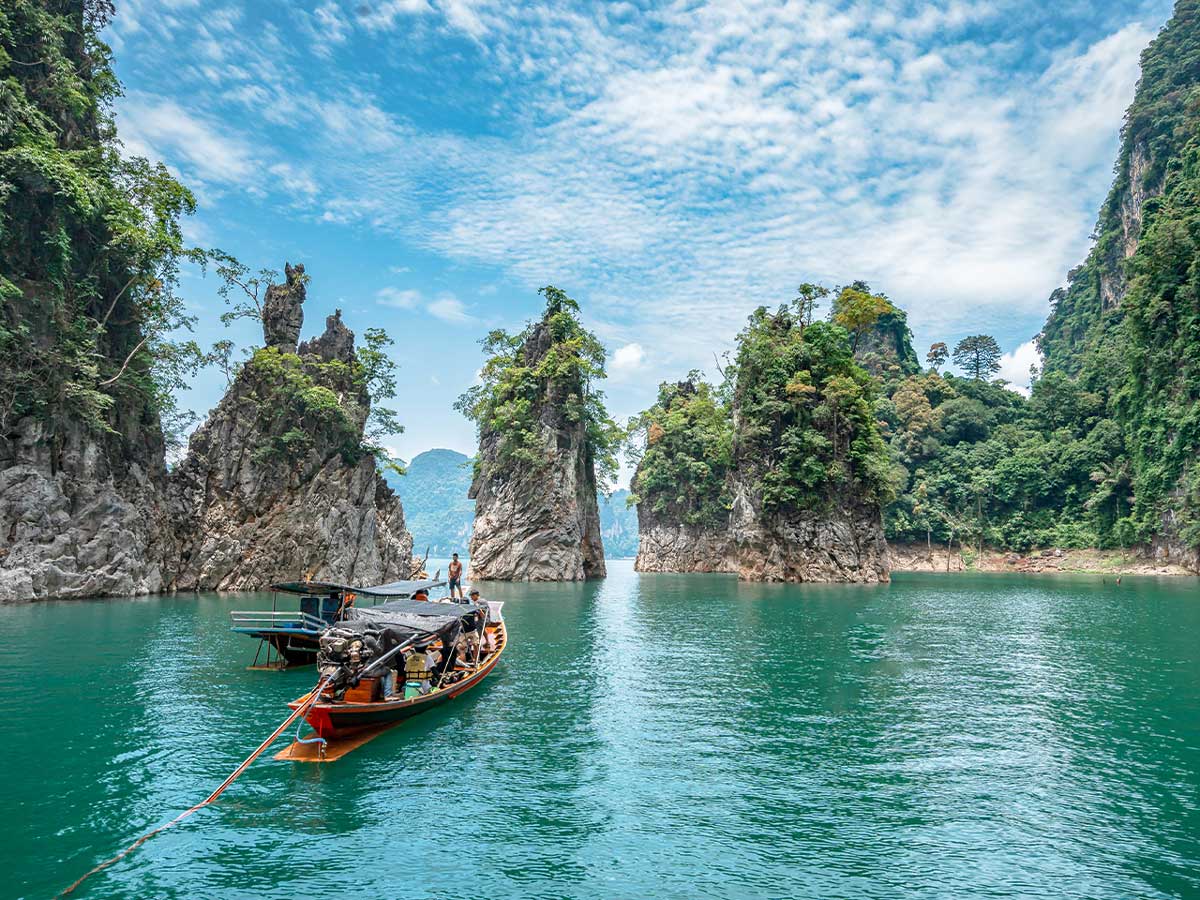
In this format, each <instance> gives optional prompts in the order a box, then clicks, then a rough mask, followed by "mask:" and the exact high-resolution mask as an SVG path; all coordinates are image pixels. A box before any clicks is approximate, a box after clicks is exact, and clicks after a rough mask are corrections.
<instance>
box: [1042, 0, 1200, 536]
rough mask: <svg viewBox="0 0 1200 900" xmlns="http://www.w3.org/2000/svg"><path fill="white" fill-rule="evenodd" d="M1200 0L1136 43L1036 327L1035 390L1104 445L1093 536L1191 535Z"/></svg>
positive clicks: (1199, 370) (1198, 271) (1197, 524)
mask: <svg viewBox="0 0 1200 900" xmlns="http://www.w3.org/2000/svg"><path fill="white" fill-rule="evenodd" d="M1198 160H1200V2H1198V0H1180V2H1178V3H1177V4H1176V7H1175V15H1174V16H1173V18H1172V19H1171V20H1170V21H1169V22H1168V23H1167V25H1166V26H1165V27H1164V28H1163V30H1162V32H1160V34H1159V35H1158V37H1157V38H1156V39H1155V41H1154V42H1153V43H1152V44H1151V45H1150V46H1149V47H1148V48H1147V49H1146V50H1145V52H1144V53H1143V54H1142V77H1141V80H1140V81H1139V83H1138V88H1137V92H1136V94H1135V97H1134V101H1133V104H1132V105H1131V106H1130V107H1129V111H1128V113H1127V115H1126V120H1125V127H1124V129H1123V131H1122V141H1121V150H1120V155H1119V156H1118V159H1117V164H1116V179H1115V181H1114V183H1113V187H1112V191H1111V192H1110V194H1109V196H1108V199H1107V200H1106V201H1105V204H1104V206H1103V208H1102V209H1101V211H1100V216H1099V220H1098V222H1097V225H1096V235H1097V241H1096V245H1095V247H1094V249H1093V250H1092V252H1091V253H1090V254H1089V256H1088V258H1087V259H1086V260H1085V261H1084V263H1083V264H1082V265H1080V266H1079V267H1078V268H1076V269H1074V270H1073V271H1072V272H1071V273H1070V275H1069V279H1068V284H1067V287H1066V288H1065V289H1064V290H1060V291H1056V292H1055V293H1054V295H1053V296H1052V297H1051V301H1052V303H1053V310H1052V312H1051V314H1050V317H1049V319H1048V320H1047V322H1046V326H1045V329H1044V330H1043V332H1042V335H1041V336H1040V339H1039V340H1040V343H1041V347H1042V351H1043V353H1044V354H1045V371H1046V374H1045V376H1044V377H1043V379H1042V381H1041V383H1040V385H1039V388H1040V390H1035V396H1038V395H1041V396H1042V397H1043V398H1044V402H1043V405H1044V406H1047V407H1048V406H1050V405H1051V404H1052V403H1053V402H1054V400H1055V397H1054V396H1052V393H1053V392H1057V393H1060V394H1067V395H1069V397H1070V398H1072V399H1074V400H1076V401H1077V402H1076V403H1075V404H1067V405H1066V406H1065V407H1064V408H1062V409H1061V410H1060V411H1059V412H1057V413H1056V416H1057V417H1058V418H1059V419H1060V420H1061V425H1062V427H1063V428H1067V429H1070V431H1071V432H1072V433H1073V434H1076V435H1078V436H1080V439H1085V440H1087V441H1088V442H1089V443H1090V444H1092V445H1095V446H1096V447H1097V448H1099V447H1103V448H1104V450H1105V451H1106V453H1107V458H1106V459H1105V460H1104V461H1103V465H1102V466H1101V467H1100V468H1099V469H1098V471H1097V474H1096V478H1095V482H1096V485H1097V490H1096V492H1095V493H1094V494H1093V495H1092V497H1091V498H1090V499H1091V501H1092V508H1095V509H1098V510H1104V514H1103V515H1101V516H1099V517H1096V516H1092V517H1090V519H1091V521H1092V523H1093V525H1094V527H1095V528H1096V529H1097V532H1098V537H1099V539H1100V540H1101V541H1108V542H1110V543H1112V542H1118V543H1124V542H1128V541H1138V542H1146V543H1150V544H1153V545H1155V546H1156V547H1158V548H1159V549H1160V550H1164V551H1166V552H1169V553H1174V554H1175V555H1179V554H1184V555H1192V556H1193V558H1194V555H1195V553H1196V549H1197V547H1200V467H1197V465H1196V462H1195V461H1196V455H1197V452H1198V451H1200V268H1198V266H1197V258H1198V257H1197V242H1198V241H1200V210H1198V207H1197V203H1198V200H1200V163H1198Z"/></svg>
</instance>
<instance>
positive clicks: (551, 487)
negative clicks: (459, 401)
mask: <svg viewBox="0 0 1200 900" xmlns="http://www.w3.org/2000/svg"><path fill="white" fill-rule="evenodd" d="M552 343H553V338H552V335H551V331H550V328H549V326H548V325H547V324H546V322H539V323H537V324H536V325H534V326H533V327H532V329H531V330H530V332H529V334H528V336H527V338H526V340H525V345H524V347H523V349H522V354H523V356H524V362H525V365H526V366H528V367H530V368H533V367H535V366H536V365H537V364H538V363H539V362H540V361H541V360H542V359H543V358H544V357H545V356H546V354H547V353H548V352H549V351H550V349H551V345H552ZM544 388H545V390H544V392H543V394H542V396H541V397H540V398H539V399H538V401H537V410H536V421H537V429H538V435H539V439H540V444H541V448H542V453H543V454H544V459H543V461H542V462H541V464H540V465H529V464H527V463H522V462H519V461H514V460H508V459H504V458H503V456H502V454H501V442H502V438H501V435H499V434H497V433H496V432H495V431H494V430H492V429H491V428H489V427H486V426H484V427H481V429H480V439H479V468H478V472H477V474H476V476H475V480H474V482H473V483H472V485H471V492H470V497H471V498H472V499H473V500H475V530H474V532H473V534H472V536H471V553H470V556H471V577H472V578H474V579H496V580H500V581H581V580H583V579H586V578H603V577H604V575H605V566H604V546H603V544H602V542H601V537H600V513H599V509H598V507H597V504H596V474H595V465H594V462H593V460H592V458H591V454H590V452H589V450H588V446H587V435H586V432H585V429H584V426H583V424H582V423H580V422H571V421H569V420H568V419H567V417H566V416H565V415H564V412H563V401H564V400H565V398H566V396H567V395H568V394H569V393H571V392H572V391H575V392H576V393H579V392H580V391H581V390H582V388H581V386H580V385H577V384H576V385H568V384H561V383H551V384H548V385H545V386H544Z"/></svg>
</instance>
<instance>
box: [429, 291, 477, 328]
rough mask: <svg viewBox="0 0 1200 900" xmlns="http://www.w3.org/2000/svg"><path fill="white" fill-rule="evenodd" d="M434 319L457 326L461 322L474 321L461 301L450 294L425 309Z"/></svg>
mask: <svg viewBox="0 0 1200 900" xmlns="http://www.w3.org/2000/svg"><path fill="white" fill-rule="evenodd" d="M425 308H426V309H427V310H428V311H429V314H430V315H431V316H433V317H434V318H435V319H441V320H442V321H443V322H450V323H451V324H454V325H457V324H460V323H463V322H473V321H475V318H474V316H472V315H470V314H469V313H468V312H467V309H466V307H465V306H463V304H462V301H460V300H459V299H458V298H457V297H454V296H452V295H450V294H444V295H442V296H441V297H438V298H437V299H436V300H434V301H432V302H431V303H430V304H429V305H428V306H427V307H425Z"/></svg>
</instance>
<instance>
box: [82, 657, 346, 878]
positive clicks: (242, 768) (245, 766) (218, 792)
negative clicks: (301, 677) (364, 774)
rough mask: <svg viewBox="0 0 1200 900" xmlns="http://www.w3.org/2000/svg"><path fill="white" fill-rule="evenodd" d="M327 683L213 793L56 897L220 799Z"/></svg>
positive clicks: (322, 683) (317, 689) (103, 863)
mask: <svg viewBox="0 0 1200 900" xmlns="http://www.w3.org/2000/svg"><path fill="white" fill-rule="evenodd" d="M327 681H328V679H325V678H322V679H321V680H320V681H319V682H318V683H317V686H316V687H315V688H313V692H312V693H311V694H310V695H309V697H308V699H307V700H305V701H304V702H303V703H302V704H300V706H298V707H296V710H295V712H293V713H292V714H291V715H290V716H288V717H287V718H286V719H285V720H284V722H283V724H282V725H280V726H279V727H278V728H276V729H275V730H274V731H273V732H271V736H270V737H268V738H267V739H266V740H265V741H263V742H262V743H261V744H259V745H258V749H256V750H255V751H254V752H253V753H251V754H250V755H249V756H247V757H246V758H245V759H244V760H242V764H241V765H240V766H238V767H237V768H236V769H234V770H233V771H232V772H231V773H230V774H229V777H228V778H226V779H225V780H224V781H222V782H221V785H220V787H218V788H217V789H216V790H215V791H213V792H212V793H211V794H209V795H208V797H206V798H205V799H204V800H203V801H202V802H200V803H197V804H196V805H195V806H193V807H192V808H191V809H187V810H184V811H183V812H181V813H180V814H179V815H177V816H176V817H175V818H173V819H172V820H171V821H170V822H167V823H166V824H165V825H159V826H158V827H157V828H155V829H154V830H153V831H147V832H146V833H145V834H143V835H142V836H141V837H140V838H138V839H137V840H136V841H134V842H133V843H132V844H130V845H129V846H128V847H126V848H125V849H124V850H122V851H121V852H120V853H118V854H117V855H116V856H114V857H112V858H111V859H106V860H105V861H104V862H102V863H100V864H99V865H98V866H96V867H95V868H93V869H92V870H91V871H90V872H87V873H86V874H84V875H82V876H81V877H80V878H79V879H78V880H77V881H75V882H74V883H73V884H72V885H71V886H70V887H69V888H67V889H66V890H65V891H63V892H62V893H61V894H59V895H58V896H59V897H65V896H66V895H67V894H69V893H71V892H72V891H74V890H75V888H77V887H79V886H80V885H81V884H83V883H84V882H85V881H87V880H88V879H89V878H91V877H92V876H93V875H95V874H96V873H97V872H100V871H103V870H104V869H107V868H108V867H109V866H111V865H112V864H113V863H115V862H117V861H119V860H121V859H124V858H125V857H126V856H128V855H129V854H130V853H132V852H133V851H134V850H136V849H137V848H138V847H140V846H142V844H144V843H146V841H148V840H150V838H152V837H154V836H155V835H156V834H160V833H161V832H164V831H166V830H167V829H168V828H170V827H171V826H173V825H178V824H179V823H180V822H182V821H183V820H184V819H186V818H187V817H188V816H190V815H191V814H192V813H194V812H196V810H198V809H203V808H204V807H206V806H208V805H209V804H210V803H212V802H213V801H214V800H216V799H217V798H218V797H220V796H221V794H222V793H224V792H225V788H227V787H229V786H230V785H231V784H233V782H234V781H236V780H237V779H238V777H239V776H240V775H241V774H242V773H243V772H245V771H246V769H248V768H249V767H250V764H251V763H252V762H254V761H255V760H256V759H258V758H259V757H260V756H262V754H263V751H264V750H266V749H267V748H268V747H270V746H271V744H273V743H275V739H276V738H278V737H279V736H280V735H281V734H283V732H284V731H285V730H287V727H288V726H289V725H291V724H292V723H293V722H294V721H296V719H297V717H299V716H302V715H303V714H304V713H306V712H308V709H309V707H311V706H312V705H313V704H314V703H316V702H317V700H319V699H320V697H321V691H322V690H323V689H324V687H325V685H326V682H327Z"/></svg>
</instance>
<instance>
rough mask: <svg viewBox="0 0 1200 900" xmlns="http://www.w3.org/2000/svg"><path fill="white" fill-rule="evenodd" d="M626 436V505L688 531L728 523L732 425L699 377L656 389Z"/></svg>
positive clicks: (727, 413) (726, 411) (726, 410)
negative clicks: (629, 485) (630, 466)
mask: <svg viewBox="0 0 1200 900" xmlns="http://www.w3.org/2000/svg"><path fill="white" fill-rule="evenodd" d="M626 431H627V435H628V438H627V447H628V453H627V455H628V457H629V459H630V460H631V461H632V462H634V463H635V464H636V465H637V473H636V475H635V476H634V482H633V493H632V494H631V495H630V499H629V502H630V503H646V504H648V505H649V508H650V509H651V510H652V511H653V512H654V513H657V514H660V515H667V516H670V517H671V518H673V519H678V520H679V521H682V522H685V523H687V524H689V525H698V524H718V523H720V522H723V521H725V520H726V519H727V517H728V515H729V507H730V502H731V500H730V496H729V491H728V488H727V484H726V478H727V476H728V474H729V467H730V463H731V461H732V454H733V419H732V416H731V415H730V410H729V406H728V404H727V403H725V402H723V401H722V400H721V399H720V397H719V394H718V391H717V390H715V389H714V388H713V387H712V386H711V385H709V384H708V383H706V382H704V381H702V380H701V377H700V373H699V372H698V371H695V370H693V371H692V372H689V373H688V377H687V379H686V380H684V381H680V382H678V383H675V384H671V383H669V382H668V383H664V384H661V385H659V389H658V401H657V402H656V403H655V404H654V406H652V407H650V409H648V410H646V411H645V412H643V413H641V414H640V415H637V416H634V417H633V418H631V419H630V420H629V425H628V428H627V430H626Z"/></svg>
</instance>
